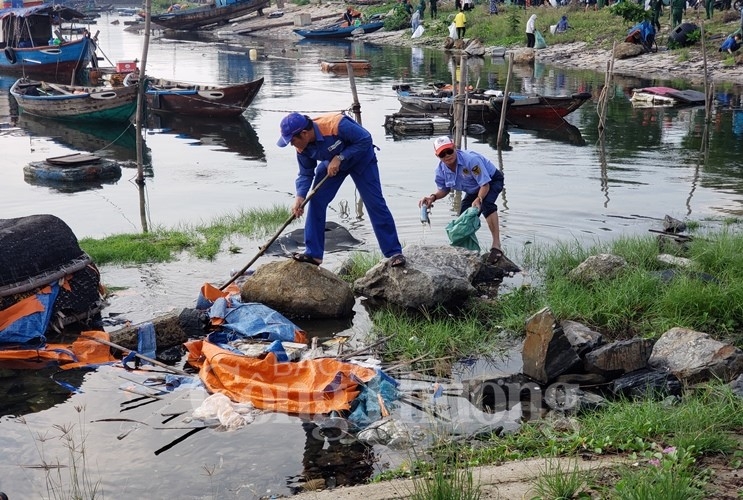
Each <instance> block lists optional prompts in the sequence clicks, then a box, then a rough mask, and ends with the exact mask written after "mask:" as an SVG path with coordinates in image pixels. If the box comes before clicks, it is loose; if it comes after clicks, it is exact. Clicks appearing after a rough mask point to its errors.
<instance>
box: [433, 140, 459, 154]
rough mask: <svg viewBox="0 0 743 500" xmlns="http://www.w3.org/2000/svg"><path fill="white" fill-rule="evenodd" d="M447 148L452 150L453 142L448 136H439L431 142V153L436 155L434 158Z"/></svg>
mask: <svg viewBox="0 0 743 500" xmlns="http://www.w3.org/2000/svg"><path fill="white" fill-rule="evenodd" d="M447 148H452V149H454V142H453V141H452V140H451V138H450V137H448V136H445V135H444V136H441V137H437V138H436V139H434V141H433V151H434V153H436V156H438V155H439V154H441V152H442V151H443V150H445V149H447Z"/></svg>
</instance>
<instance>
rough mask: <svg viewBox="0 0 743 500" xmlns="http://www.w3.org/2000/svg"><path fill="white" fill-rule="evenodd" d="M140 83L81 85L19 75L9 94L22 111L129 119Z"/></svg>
mask: <svg viewBox="0 0 743 500" xmlns="http://www.w3.org/2000/svg"><path fill="white" fill-rule="evenodd" d="M137 89H138V86H137V85H132V86H129V87H82V86H74V85H62V84H58V83H48V82H37V81H32V80H28V79H26V78H19V79H18V80H16V82H15V83H14V84H13V86H12V87H10V94H11V95H12V96H13V97H14V98H15V100H16V101H17V102H18V106H19V107H20V108H21V111H22V112H24V113H28V114H30V115H34V116H41V117H45V118H54V119H57V120H74V121H104V122H108V123H122V122H126V121H129V119H130V118H131V116H132V114H134V111H135V110H136V107H137Z"/></svg>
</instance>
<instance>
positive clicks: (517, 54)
mask: <svg viewBox="0 0 743 500" xmlns="http://www.w3.org/2000/svg"><path fill="white" fill-rule="evenodd" d="M511 52H512V54H513V62H514V64H533V63H534V59H535V58H536V51H535V50H534V49H529V48H525V49H523V48H522V49H515V50H513V51H511Z"/></svg>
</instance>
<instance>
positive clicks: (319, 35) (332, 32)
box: [294, 21, 384, 40]
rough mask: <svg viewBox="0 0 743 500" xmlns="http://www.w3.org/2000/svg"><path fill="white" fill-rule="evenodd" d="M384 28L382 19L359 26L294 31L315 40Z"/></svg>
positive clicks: (350, 35) (347, 36) (343, 36)
mask: <svg viewBox="0 0 743 500" xmlns="http://www.w3.org/2000/svg"><path fill="white" fill-rule="evenodd" d="M382 28H384V21H374V22H372V23H366V24H362V25H360V26H345V27H338V26H334V27H330V28H321V29H314V30H305V29H296V30H294V33H296V34H297V35H299V36H301V37H304V38H313V39H316V40H332V39H334V38H349V37H352V36H355V35H362V34H365V33H374V32H375V31H379V30H381V29H382Z"/></svg>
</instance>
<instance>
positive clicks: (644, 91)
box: [630, 87, 704, 107]
mask: <svg viewBox="0 0 743 500" xmlns="http://www.w3.org/2000/svg"><path fill="white" fill-rule="evenodd" d="M630 101H632V105H633V106H635V107H654V106H701V105H702V104H704V92H699V91H698V90H678V89H674V88H671V87H643V88H639V89H633V90H632V97H631V98H630Z"/></svg>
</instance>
